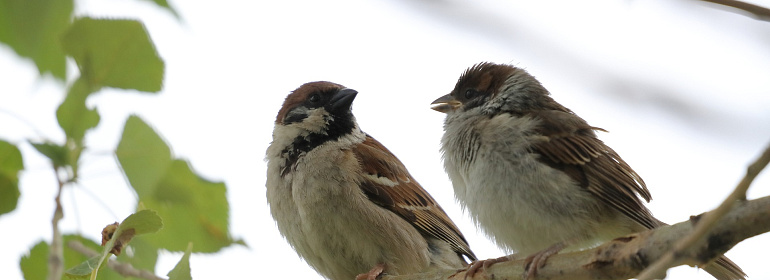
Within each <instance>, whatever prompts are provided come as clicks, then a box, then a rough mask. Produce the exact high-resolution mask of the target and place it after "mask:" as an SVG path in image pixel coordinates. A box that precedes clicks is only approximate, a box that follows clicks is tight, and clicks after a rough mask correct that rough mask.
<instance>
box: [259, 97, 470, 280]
mask: <svg viewBox="0 0 770 280" xmlns="http://www.w3.org/2000/svg"><path fill="white" fill-rule="evenodd" d="M356 95H357V92H356V91H355V90H352V89H349V88H345V87H343V86H341V85H338V84H335V83H330V82H312V83H307V84H304V85H302V86H300V87H299V88H298V89H296V90H295V91H293V92H292V93H291V94H289V96H288V97H286V100H285V101H284V103H283V107H281V110H280V111H279V112H278V117H277V118H276V120H275V128H274V130H273V141H272V143H271V144H270V146H269V147H268V149H267V156H266V159H267V165H268V169H267V201H268V203H269V205H270V213H271V214H272V216H273V218H274V219H275V221H276V224H277V225H278V230H279V231H280V232H281V234H282V235H283V236H284V237H285V238H286V240H287V241H288V242H289V244H291V246H292V247H293V248H294V250H296V251H297V253H298V254H299V255H300V256H301V257H302V258H303V259H305V261H307V263H308V264H310V266H312V267H313V268H314V269H315V270H316V271H317V272H318V273H320V274H321V275H323V276H324V277H326V278H328V279H335V280H336V279H341V280H352V279H370V280H373V279H375V278H376V277H377V276H378V275H380V274H382V273H387V274H391V275H399V274H411V273H417V272H421V271H426V270H430V269H433V268H444V269H448V268H462V267H463V266H465V265H466V264H467V262H466V260H465V258H464V257H463V256H465V257H467V258H468V259H469V260H476V257H475V256H474V254H473V252H471V250H470V248H469V247H468V242H467V241H466V240H465V238H464V237H463V235H462V234H461V233H460V231H459V229H458V228H457V226H455V224H454V223H452V221H451V220H450V219H449V217H448V216H447V215H446V213H445V212H444V210H442V209H441V207H440V206H439V205H438V204H437V203H436V201H435V200H434V199H433V198H432V197H431V196H430V195H429V194H428V193H427V192H426V191H425V190H424V189H423V188H422V187H421V186H420V185H419V184H418V183H417V181H415V179H414V178H412V175H410V174H409V172H408V171H407V170H406V167H404V164H402V163H401V161H399V160H398V158H396V157H395V156H394V155H393V154H392V153H391V152H390V151H388V149H386V148H385V146H383V145H382V144H380V142H377V140H375V139H374V138H372V137H371V136H369V135H368V134H366V133H364V132H363V131H361V129H360V128H359V127H358V124H357V123H356V119H355V117H353V113H352V111H351V104H352V103H353V99H355V97H356Z"/></svg>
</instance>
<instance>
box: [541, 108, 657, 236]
mask: <svg viewBox="0 0 770 280" xmlns="http://www.w3.org/2000/svg"><path fill="white" fill-rule="evenodd" d="M528 115H529V116H531V117H533V118H535V119H537V120H539V121H540V122H541V123H540V126H538V128H537V130H538V131H536V132H537V133H538V134H539V135H543V136H545V139H544V140H543V141H540V142H537V143H536V144H534V145H533V147H532V148H533V151H534V152H536V153H538V154H540V157H539V160H540V161H541V162H543V163H545V164H547V165H549V166H551V167H553V168H555V169H559V170H562V171H564V173H566V174H567V175H569V176H570V177H571V178H572V179H574V180H575V181H576V182H578V183H579V184H580V185H581V186H582V187H584V188H586V189H587V190H588V191H589V192H591V193H592V194H594V195H596V196H597V197H599V199H601V200H602V201H604V202H605V203H607V204H609V205H612V207H614V208H615V209H617V210H618V211H620V212H622V213H623V214H625V215H626V216H628V217H629V218H631V219H633V220H634V221H636V222H638V223H639V224H641V225H643V226H644V227H646V228H648V229H651V228H654V227H657V226H658V223H659V222H658V221H657V220H656V219H655V218H653V216H652V214H650V212H649V210H648V209H647V207H645V206H644V204H643V202H642V200H641V199H640V197H641V198H644V199H645V200H646V201H647V202H649V201H650V199H651V198H652V197H651V196H650V192H649V190H647V186H646V185H645V184H644V181H643V180H642V178H641V177H640V176H639V174H636V172H635V171H634V170H633V169H631V167H630V166H629V165H628V164H627V163H626V162H625V161H623V159H622V158H620V156H619V155H618V154H617V153H616V152H615V151H614V150H612V149H611V148H610V147H608V146H607V145H606V144H604V142H602V141H601V140H599V138H597V137H596V133H595V132H594V131H595V130H600V131H604V130H603V129H601V128H597V127H592V126H590V125H588V123H586V122H585V120H583V119H581V118H580V117H578V116H576V115H575V114H573V113H572V112H569V111H559V110H543V111H537V112H531V113H529V114H528Z"/></svg>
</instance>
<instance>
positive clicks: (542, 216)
mask: <svg viewBox="0 0 770 280" xmlns="http://www.w3.org/2000/svg"><path fill="white" fill-rule="evenodd" d="M432 105H434V107H433V109H435V110H437V111H439V112H443V113H446V114H447V115H446V119H445V121H444V136H443V138H442V140H441V144H442V146H441V150H442V152H443V160H444V167H445V169H446V171H447V173H448V174H449V177H450V179H451V180H452V184H453V186H454V191H455V197H456V198H457V200H458V201H459V202H460V203H461V204H462V206H463V207H464V208H465V209H467V211H468V212H469V213H470V215H471V218H472V219H473V220H474V221H475V222H476V223H477V225H479V226H480V227H481V228H482V229H483V230H484V232H485V233H486V234H487V235H488V236H490V237H491V238H493V239H494V241H495V242H496V243H497V244H498V245H499V246H500V247H503V248H505V249H509V250H513V251H515V252H517V255H522V256H528V257H527V267H526V270H527V277H532V276H535V275H536V274H537V269H538V268H540V267H542V266H544V265H545V264H546V260H547V259H548V257H549V256H551V255H553V254H556V253H558V252H559V251H560V250H562V249H565V248H567V249H571V250H573V249H581V248H586V247H591V246H594V245H597V244H599V243H601V242H604V241H608V240H610V239H613V238H616V237H619V236H623V235H627V234H630V233H634V232H639V231H643V230H647V229H652V228H656V227H659V226H662V225H665V224H664V223H663V222H661V221H659V220H658V219H656V218H655V217H653V216H652V214H651V213H650V211H649V210H648V209H647V207H646V206H645V205H644V202H643V201H642V199H644V200H645V201H647V202H649V200H650V199H651V196H650V192H649V191H648V190H647V187H646V186H645V184H644V181H642V178H641V177H640V176H639V174H637V173H636V172H634V170H633V169H631V167H630V166H629V165H628V164H627V163H626V162H625V161H623V159H622V158H620V156H619V155H618V154H617V153H616V152H615V151H614V150H612V148H610V147H608V146H607V145H606V144H604V142H602V141H601V140H599V138H597V136H596V133H595V131H604V130H602V129H601V128H597V127H594V126H591V125H589V124H588V123H586V121H585V120H583V119H582V118H580V117H579V116H577V115H576V114H575V113H573V112H572V111H571V110H569V109H567V108H566V107H564V106H562V105H561V104H559V103H558V102H556V101H555V100H553V99H552V98H551V96H550V94H549V92H548V90H546V89H545V88H544V87H543V86H542V85H541V84H540V82H538V81H537V80H536V79H535V78H534V77H533V76H531V75H530V74H529V73H527V72H526V71H524V70H523V69H520V68H516V67H514V66H511V65H504V64H493V63H480V64H477V65H474V66H473V67H470V68H469V69H467V70H466V71H465V73H463V74H462V76H460V78H459V80H458V81H457V84H456V85H455V87H454V89H453V90H452V92H451V93H449V94H447V95H444V96H442V97H440V98H438V99H436V101H434V102H433V104H432ZM511 258H513V255H511V256H506V257H503V258H499V259H494V260H486V261H482V262H478V263H475V264H474V265H471V266H470V267H469V270H470V271H468V273H469V274H473V273H475V272H476V271H477V270H478V269H479V267H487V266H489V265H492V264H494V263H496V262H500V261H505V260H507V259H511ZM704 269H705V270H706V272H708V273H710V274H711V275H713V276H714V277H716V278H717V279H720V280H729V279H744V277H745V274H744V273H743V271H742V270H741V269H740V268H739V267H738V266H737V265H735V264H734V263H733V262H732V261H730V260H729V259H727V258H726V257H724V256H721V257H719V258H717V259H716V260H715V261H713V262H712V263H710V264H707V265H706V266H705V267H704Z"/></svg>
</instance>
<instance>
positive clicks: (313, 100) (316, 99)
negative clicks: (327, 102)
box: [307, 93, 321, 103]
mask: <svg viewBox="0 0 770 280" xmlns="http://www.w3.org/2000/svg"><path fill="white" fill-rule="evenodd" d="M307 100H308V101H310V103H318V102H320V101H321V95H320V94H318V93H316V94H313V95H311V96H310V98H308V99H307Z"/></svg>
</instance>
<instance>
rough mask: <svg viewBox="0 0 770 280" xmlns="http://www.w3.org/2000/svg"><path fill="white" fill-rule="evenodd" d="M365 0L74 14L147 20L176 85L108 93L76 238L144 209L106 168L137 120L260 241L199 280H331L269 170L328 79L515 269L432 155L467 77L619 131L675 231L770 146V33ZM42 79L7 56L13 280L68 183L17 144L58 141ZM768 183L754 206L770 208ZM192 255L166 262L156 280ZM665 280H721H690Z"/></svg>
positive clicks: (50, 87)
mask: <svg viewBox="0 0 770 280" xmlns="http://www.w3.org/2000/svg"><path fill="white" fill-rule="evenodd" d="M363 2H364V1H335V0H329V1H217V2H216V3H214V2H210V1H206V2H204V1H173V2H172V3H171V4H172V5H174V6H175V7H176V8H177V10H178V11H179V13H180V14H181V17H182V19H183V22H182V23H179V22H177V21H176V20H175V19H174V18H173V17H172V16H171V15H170V14H169V13H167V12H166V11H163V10H160V9H157V8H155V7H154V6H153V5H151V4H148V3H144V2H141V1H116V0H101V1H95V0H90V1H78V2H77V3H76V5H77V7H76V11H77V14H78V15H89V16H94V17H111V18H136V19H140V20H142V21H143V22H144V23H145V25H146V27H147V29H148V30H149V32H150V35H151V36H152V39H153V41H154V42H155V44H156V46H157V48H158V52H159V53H160V55H161V56H162V57H163V59H164V61H165V62H166V79H165V86H164V90H163V91H162V92H161V94H159V95H151V94H140V93H135V92H127V91H122V90H109V89H108V90H104V91H102V92H100V93H98V94H97V95H95V96H92V97H91V98H90V99H89V100H88V103H89V104H91V105H93V106H96V107H97V108H98V110H99V113H100V114H101V117H102V119H101V122H100V124H99V126H98V127H97V128H96V129H95V130H93V131H92V132H91V133H90V134H88V135H87V138H86V139H87V144H88V146H89V147H90V148H91V152H90V153H88V154H87V155H86V156H85V157H84V158H83V159H82V162H83V163H82V164H83V167H82V171H81V172H82V174H81V182H80V184H79V185H78V186H77V187H76V188H74V189H73V188H70V189H67V190H66V191H65V193H64V196H63V203H64V213H65V218H64V220H62V223H61V227H62V228H63V229H64V232H80V233H82V234H84V235H86V236H90V237H91V238H92V239H94V240H98V238H99V237H98V235H99V233H100V231H101V229H102V227H103V226H104V225H106V224H109V223H112V222H114V221H119V220H122V219H123V218H125V217H126V216H127V215H129V214H130V213H132V212H133V210H134V207H135V203H136V200H135V196H134V194H133V192H132V191H131V190H130V189H129V187H128V186H127V185H126V182H125V180H124V179H123V177H122V174H121V173H120V172H119V171H118V169H117V167H116V160H115V159H114V157H113V156H112V155H111V151H112V150H113V149H114V148H115V147H116V146H117V143H118V139H119V136H120V132H121V131H122V128H123V123H124V121H125V119H126V118H127V117H128V115H129V114H132V113H135V114H138V115H139V116H141V117H142V118H143V119H144V120H145V121H147V122H148V123H150V124H151V125H152V126H153V127H155V128H156V130H157V131H158V132H159V133H160V134H161V135H162V136H163V137H164V138H165V139H166V140H167V141H168V143H169V145H170V146H171V147H172V149H173V150H174V152H175V154H176V156H178V157H181V158H184V159H187V160H189V161H190V162H191V164H192V166H193V167H194V169H195V170H196V171H197V172H199V174H203V176H205V177H206V178H208V179H210V180H214V181H224V182H225V183H226V184H227V187H228V190H227V191H228V198H229V201H230V209H231V210H230V217H231V233H232V235H233V236H234V237H236V238H243V239H244V240H245V241H246V242H247V243H248V244H249V247H248V248H246V247H240V246H233V247H231V248H228V249H225V250H224V251H223V252H221V253H218V254H213V255H200V254H196V255H194V256H193V258H192V260H191V265H192V272H193V276H194V277H195V278H197V279H244V278H245V279H264V278H289V279H292V278H293V279H320V277H319V276H318V275H317V274H316V273H315V272H314V271H313V270H312V269H311V268H310V267H309V266H308V265H306V264H305V263H304V262H303V261H301V260H300V259H299V258H298V257H297V255H296V253H295V252H294V251H293V250H292V249H291V247H290V246H289V245H288V244H287V243H286V242H285V241H284V240H283V239H282V237H281V236H280V234H279V233H278V230H277V228H276V227H275V224H274V222H273V220H272V218H271V217H270V214H269V211H268V208H267V202H266V199H265V186H264V185H265V172H266V165H265V162H264V160H263V158H264V153H265V150H266V148H267V145H268V144H269V142H270V141H271V133H272V128H273V121H274V118H275V115H276V113H277V111H278V109H279V108H280V106H281V103H282V102H283V99H284V98H285V97H286V95H287V94H288V93H289V92H290V91H291V90H293V89H295V88H297V87H298V86H299V85H301V84H302V83H305V82H309V81H316V80H329V81H333V82H337V83H341V84H343V85H345V86H347V87H350V88H353V89H356V90H358V91H359V92H360V94H359V95H358V97H357V98H356V101H355V102H354V104H353V113H354V114H355V115H356V117H357V118H358V122H359V124H360V125H361V128H362V129H363V130H364V131H366V132H368V133H370V134H371V135H372V136H374V137H375V138H377V139H378V140H380V141H381V142H382V143H383V144H385V145H386V146H387V147H388V148H389V149H390V150H391V151H393V152H394V153H395V154H396V155H397V156H398V157H399V158H400V159H401V160H402V161H403V162H404V163H405V164H406V166H407V167H408V168H409V170H410V172H411V173H412V175H413V176H414V177H415V178H416V179H417V180H418V181H419V182H420V183H421V184H422V185H423V187H425V188H426V189H427V190H428V191H429V192H430V193H431V194H432V195H433V196H434V197H435V198H436V200H438V201H439V203H441V205H442V206H443V208H444V209H445V210H446V211H447V212H448V213H449V216H450V217H451V218H452V219H453V220H454V221H455V222H456V223H457V224H458V225H459V227H460V228H461V230H462V231H463V233H464V234H465V235H466V237H467V238H468V240H469V242H470V244H471V248H472V249H473V250H474V251H475V252H476V254H477V255H478V256H479V257H480V258H491V257H498V256H501V255H503V252H501V251H499V250H498V249H497V248H496V247H495V246H494V245H493V244H492V243H491V242H490V241H488V240H487V239H486V238H485V237H484V236H483V234H481V233H479V232H477V231H476V230H475V227H474V226H473V225H472V224H471V223H470V221H469V219H468V218H467V216H466V215H465V214H464V213H462V211H461V210H460V207H459V206H458V204H456V203H455V202H454V198H453V194H452V188H451V184H450V182H449V180H448V178H447V176H446V175H445V173H444V171H443V167H442V164H441V161H440V154H439V140H440V138H441V135H442V133H443V132H442V124H443V114H440V113H437V112H435V111H433V110H430V109H429V108H430V106H429V104H430V102H431V101H433V100H434V99H436V98H437V97H439V96H441V95H444V94H446V93H448V92H449V91H450V90H451V89H452V88H453V86H454V83H455V81H456V80H457V78H458V77H459V75H460V74H461V73H462V72H463V71H464V70H465V68H467V67H469V66H471V65H473V64H475V63H478V62H481V61H492V62H497V63H513V64H515V65H517V66H519V67H523V68H526V69H527V70H528V71H530V73H532V74H533V75H535V76H536V77H538V79H539V80H540V81H541V82H542V83H543V84H544V85H545V86H546V88H548V89H549V90H550V91H551V93H552V94H553V96H554V98H555V99H556V100H557V101H559V102H560V103H562V104H563V105H565V106H567V107H569V108H571V109H572V110H573V111H575V112H576V113H577V114H579V115H580V116H582V117H583V118H585V119H586V120H587V121H588V122H589V123H590V124H592V125H594V126H598V127H602V128H605V129H607V130H609V131H610V132H611V133H602V134H601V135H600V137H601V138H602V139H603V140H604V141H605V142H607V143H608V144H609V145H610V146H612V147H613V148H614V149H615V150H616V151H617V152H618V153H620V155H621V156H622V157H623V158H624V159H625V160H626V161H627V162H628V163H629V164H631V166H632V167H633V168H634V169H635V170H636V171H637V172H638V173H640V174H641V175H642V176H643V178H644V179H645V181H646V182H647V184H648V187H649V189H650V191H651V192H652V194H653V198H654V200H653V202H652V203H650V204H649V207H650V208H651V209H652V212H653V213H655V214H656V216H657V217H658V218H660V219H661V220H664V221H667V222H679V221H683V220H686V219H687V218H688V217H689V216H690V215H695V214H700V213H701V212H704V211H707V210H710V209H712V208H714V207H716V205H718V204H719V203H720V202H721V200H722V199H723V198H724V197H725V196H726V195H727V194H728V193H729V192H730V191H731V190H732V188H733V187H734V185H735V184H736V183H737V182H738V181H739V180H740V178H741V177H742V176H743V174H744V170H745V167H746V166H747V165H748V164H749V163H750V162H751V161H752V160H753V159H754V158H755V157H756V156H757V155H758V154H759V152H760V151H761V150H762V149H763V148H764V147H765V146H766V145H767V144H768V142H769V141H770V95H769V94H768V93H769V92H770V51H768V50H770V22H761V21H755V20H754V19H751V18H749V17H745V16H743V15H739V14H735V13H732V12H729V11H725V10H721V9H714V8H712V7H710V6H709V5H705V4H700V2H694V1H687V0H649V1H625V0H596V1H556V0H547V1H528V2H527V3H523V1H502V0H485V1H460V0H454V1H420V0H401V1H392V0H391V1H385V0H380V1H368V2H366V3H363ZM755 3H758V4H762V5H764V6H770V1H764V2H759V1H757V2H755ZM71 66H72V67H70V69H71V74H73V73H75V72H76V68H75V67H74V65H71ZM36 71H37V70H36V69H35V68H34V66H33V65H32V63H31V62H30V61H28V60H22V59H19V58H17V56H16V55H15V54H14V53H13V52H12V51H11V50H10V49H9V48H8V47H5V46H2V47H0V74H2V75H0V138H2V139H5V140H9V141H12V142H14V143H16V144H17V145H19V146H20V148H21V149H22V153H23V155H24V157H25V158H24V160H25V166H26V170H25V171H24V172H23V174H22V178H21V183H22V186H21V191H22V197H21V200H20V201H19V206H18V208H17V209H16V210H15V211H14V212H12V213H11V214H6V215H3V216H0V229H1V230H2V235H0V236H2V238H0V248H2V250H0V271H3V273H2V275H3V277H2V278H3V279H21V277H22V276H21V272H20V270H19V268H18V263H19V258H20V257H21V256H22V255H23V254H25V252H27V250H28V249H29V248H31V246H32V245H33V244H35V243H36V242H38V241H40V240H42V239H45V240H50V239H51V225H50V220H51V217H52V214H53V207H54V205H53V198H54V195H55V188H56V183H55V180H54V177H53V174H52V172H51V169H50V168H49V164H48V163H47V162H46V161H45V160H44V159H43V158H42V157H41V156H38V155H37V154H36V153H35V152H34V150H33V149H32V148H31V147H30V146H29V144H25V139H34V140H41V139H43V138H48V139H54V140H56V141H59V142H61V141H62V140H63V137H64V136H63V133H62V132H61V131H60V129H59V128H58V125H57V123H56V119H55V113H54V112H55V109H56V107H57V106H58V104H59V103H60V102H61V100H62V99H63V94H64V92H65V91H64V88H62V87H61V86H59V85H57V84H56V83H54V82H52V81H51V80H50V79H47V78H46V79H39V78H37V73H36ZM10 114H13V115H16V116H18V117H19V118H21V119H23V120H25V121H26V122H27V123H25V122H22V121H19V119H18V118H16V117H11V116H10ZM36 130H38V131H40V133H38V132H36ZM767 172H768V171H765V174H762V175H761V176H760V177H759V178H758V180H757V181H756V182H755V184H754V185H753V187H752V188H751V189H750V190H749V198H758V197H762V196H767V195H770V178H768V177H770V176H768V175H767ZM768 249H770V236H769V235H767V234H765V235H762V236H759V237H755V238H753V239H750V240H748V241H745V242H743V243H741V244H739V245H738V246H736V247H735V248H734V249H733V250H731V251H730V252H729V253H728V256H729V257H730V258H732V259H733V260H734V261H735V262H736V263H738V264H739V265H740V266H741V267H742V268H743V269H744V270H745V271H746V272H747V273H748V274H749V276H750V277H751V279H770V270H768V269H767V256H766V254H763V253H762V252H766V251H767V250H768ZM180 256H181V255H180V254H178V253H164V254H163V257H162V258H161V260H160V262H159V265H158V268H157V274H158V275H165V274H166V273H167V272H168V271H169V270H170V269H171V268H172V267H173V266H174V265H175V263H176V262H177V261H178V260H179V257H180ZM669 279H711V278H710V277H709V276H708V274H706V273H705V272H703V271H698V270H696V269H694V268H688V267H684V268H676V269H672V270H670V271H669Z"/></svg>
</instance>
